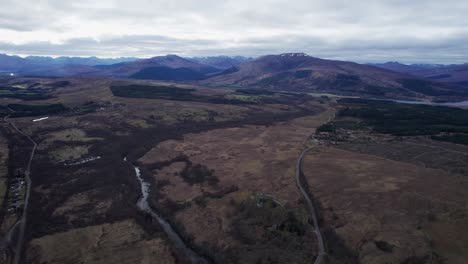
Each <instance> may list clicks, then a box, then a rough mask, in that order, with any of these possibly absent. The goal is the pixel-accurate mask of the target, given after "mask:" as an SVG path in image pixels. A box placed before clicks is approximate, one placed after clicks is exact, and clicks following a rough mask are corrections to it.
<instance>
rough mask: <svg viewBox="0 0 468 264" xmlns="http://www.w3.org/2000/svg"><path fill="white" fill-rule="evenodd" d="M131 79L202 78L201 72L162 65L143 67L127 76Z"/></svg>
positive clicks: (174, 79) (179, 79)
mask: <svg viewBox="0 0 468 264" xmlns="http://www.w3.org/2000/svg"><path fill="white" fill-rule="evenodd" d="M129 77H130V78H132V79H142V80H161V81H188V80H202V79H204V78H205V75H204V74H203V73H200V72H198V71H196V70H192V69H189V68H176V69H173V68H169V67H164V66H158V67H149V68H145V69H143V70H141V71H138V72H137V73H134V74H132V75H130V76H129Z"/></svg>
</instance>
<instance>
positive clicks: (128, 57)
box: [0, 52, 468, 66]
mask: <svg viewBox="0 0 468 264" xmlns="http://www.w3.org/2000/svg"><path fill="white" fill-rule="evenodd" d="M287 53H304V52H285V53H278V54H265V55H261V56H245V55H225V54H216V55H210V56H182V55H180V54H159V55H154V56H150V57H132V56H122V57H100V56H97V55H90V56H67V55H62V56H51V55H27V54H8V53H0V55H7V56H12V57H20V58H23V59H26V58H28V57H42V58H53V59H58V58H83V59H86V58H96V59H102V60H106V59H135V60H144V59H150V58H154V57H164V56H169V55H175V56H178V57H181V58H187V59H192V58H210V57H211V58H212V57H229V58H235V57H243V58H250V59H258V58H260V57H263V56H268V55H281V54H287ZM304 54H306V55H308V56H311V57H315V58H319V59H325V60H334V59H333V58H323V57H317V56H313V55H310V54H307V53H304ZM340 61H349V62H355V63H359V64H385V63H399V64H403V65H418V64H422V65H447V66H448V65H461V64H467V63H468V61H466V62H460V63H424V62H403V61H400V60H392V61H374V62H371V61H368V62H366V61H364V62H359V61H353V60H344V59H343V60H340Z"/></svg>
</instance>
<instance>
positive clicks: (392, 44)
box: [0, 0, 468, 63]
mask: <svg viewBox="0 0 468 264" xmlns="http://www.w3.org/2000/svg"><path fill="white" fill-rule="evenodd" d="M0 2H1V3H2V6H7V7H8V8H0V30H2V29H3V30H8V31H11V32H20V33H21V34H23V32H24V34H25V36H29V38H33V40H28V41H26V43H22V44H17V45H15V44H12V42H16V43H18V42H21V41H20V39H19V40H15V39H5V38H0V52H6V53H10V54H11V53H13V54H34V55H55V56H59V55H73V56H91V55H95V56H105V57H117V56H139V57H148V56H153V55H159V54H167V53H178V54H181V55H187V56H207V55H219V54H226V55H246V56H259V55H264V54H268V53H280V52H288V51H304V52H307V53H309V54H310V55H312V56H317V57H325V58H331V59H346V60H356V61H361V62H363V61H373V62H374V61H386V60H400V61H404V62H438V63H455V62H466V61H468V58H466V57H465V55H464V54H467V53H466V52H467V50H468V44H467V43H468V19H466V18H465V16H466V14H467V13H468V2H467V1H465V0H453V1H450V3H448V2H447V1H440V0H426V1H422V0H415V1H406V0H405V1H403V0H382V1H376V0H363V1H358V2H352V1H348V0H346V1H345V0H329V1H319V0H297V1H285V0H269V1H255V0H237V1H233V0H231V1H214V0H199V1H191V0H179V1H170V0H153V1H151V0H132V1H130V0H101V1H91V0H83V1H79V2H78V1H63V0H60V1H59V0H48V1H33V0H24V1H15V0H0ZM89 23H94V24H89ZM87 25H89V26H88V27H86V26H87ZM95 25H99V26H102V27H103V28H104V29H107V28H108V30H104V31H103V32H101V31H102V29H100V30H101V31H99V33H95V32H98V31H97V30H98V29H95V28H93V27H94V26H95ZM74 30H76V34H74V32H75V31H74ZM87 30H88V31H87ZM42 31H47V32H49V34H52V35H53V36H57V38H59V39H62V38H63V39H64V41H62V42H63V43H61V44H53V43H51V41H50V40H49V39H45V37H43V36H42V35H41V33H40V32H42ZM51 32H52V33H51ZM67 32H73V34H71V35H72V36H69V35H70V34H69V35H67ZM54 34H55V35H54ZM23 42H25V41H23ZM55 43H57V42H55Z"/></svg>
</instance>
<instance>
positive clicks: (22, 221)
mask: <svg viewBox="0 0 468 264" xmlns="http://www.w3.org/2000/svg"><path fill="white" fill-rule="evenodd" d="M3 120H4V121H5V122H6V123H8V124H10V126H11V127H13V129H14V130H16V132H18V133H19V134H21V135H22V136H24V137H26V138H27V139H28V140H29V141H30V142H31V143H32V145H33V147H32V150H31V154H30V156H29V160H28V164H27V166H26V170H25V171H24V177H25V179H26V196H25V198H24V207H23V214H22V216H21V219H20V220H19V223H20V224H19V236H18V241H17V243H16V247H15V257H14V259H13V263H14V264H19V263H20V261H21V257H22V254H21V253H22V251H23V244H24V233H25V231H26V219H27V212H28V205H29V197H30V195H31V177H30V174H31V163H32V160H33V158H34V154H35V153H36V148H37V143H36V142H35V141H34V140H33V139H32V138H31V137H30V136H28V135H26V134H25V133H24V132H23V131H21V130H20V129H19V128H18V127H17V126H16V125H15V124H14V123H13V122H10V121H8V116H7V117H5V118H4V119H3Z"/></svg>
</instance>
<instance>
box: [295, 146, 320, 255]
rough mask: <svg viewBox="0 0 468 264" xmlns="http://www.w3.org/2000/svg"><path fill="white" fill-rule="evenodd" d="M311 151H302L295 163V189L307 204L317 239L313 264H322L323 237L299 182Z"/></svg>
mask: <svg viewBox="0 0 468 264" xmlns="http://www.w3.org/2000/svg"><path fill="white" fill-rule="evenodd" d="M309 150H311V148H307V149H305V150H304V151H302V153H301V155H300V156H299V158H298V159H297V163H296V185H297V188H298V189H299V190H300V191H301V194H302V196H303V197H304V199H305V200H306V202H307V207H308V209H309V213H310V217H311V218H312V221H313V224H314V229H315V230H314V233H315V235H316V237H317V241H318V251H319V252H318V256H317V258H316V259H315V262H314V263H315V264H320V263H322V262H323V257H324V256H325V254H326V253H325V245H324V243H323V237H322V233H321V232H320V227H319V224H318V219H317V212H316V211H315V207H314V203H313V202H312V199H311V198H310V196H309V194H308V193H307V192H306V190H305V187H304V186H303V184H302V182H301V173H302V168H301V165H302V160H303V159H304V156H305V154H306V153H307V152H308V151H309Z"/></svg>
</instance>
